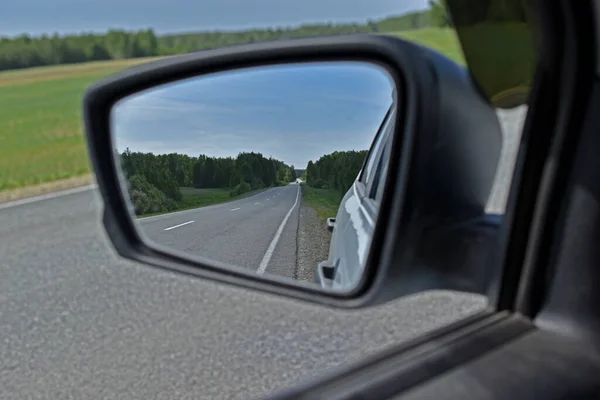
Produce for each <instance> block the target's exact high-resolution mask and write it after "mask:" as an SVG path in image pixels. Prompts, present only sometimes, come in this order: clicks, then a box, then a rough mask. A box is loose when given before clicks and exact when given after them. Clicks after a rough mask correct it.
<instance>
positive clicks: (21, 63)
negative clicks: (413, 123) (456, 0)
mask: <svg viewBox="0 0 600 400" xmlns="http://www.w3.org/2000/svg"><path fill="white" fill-rule="evenodd" d="M430 26H433V25H432V18H431V15H430V11H429V10H427V11H419V12H413V13H409V14H405V15H401V16H396V17H389V18H385V19H382V20H379V21H368V22H367V23H364V24H358V23H354V24H332V23H328V24H310V25H308V24H307V25H301V26H298V27H289V28H283V27H278V28H274V29H251V30H244V31H212V32H197V33H189V34H176V35H164V36H158V35H156V33H155V32H154V31H153V30H152V29H146V30H141V31H137V32H128V31H125V30H110V31H108V33H106V34H91V33H89V34H79V35H65V36H60V35H58V34H54V35H43V36H40V37H32V36H29V35H26V34H24V35H20V36H17V37H14V38H7V37H0V70H8V69H18V68H29V67H36V66H44V65H58V64H71V63H80V62H86V61H100V60H116V59H127V58H136V57H148V56H168V55H175V54H184V53H189V52H194V51H199V50H204V49H209V48H214V47H222V46H227V45H233V44H245V43H252V42H260V41H270V40H277V39H285V38H295V37H307V36H321V35H339V34H350V33H368V32H397V31H405V30H411V29H420V28H426V27H430Z"/></svg>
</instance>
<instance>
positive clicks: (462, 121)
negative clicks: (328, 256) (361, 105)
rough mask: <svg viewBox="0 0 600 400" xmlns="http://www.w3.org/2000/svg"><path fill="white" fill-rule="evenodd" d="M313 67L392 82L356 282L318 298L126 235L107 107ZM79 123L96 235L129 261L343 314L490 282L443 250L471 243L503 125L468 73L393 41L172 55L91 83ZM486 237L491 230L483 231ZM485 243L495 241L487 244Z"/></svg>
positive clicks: (325, 41)
mask: <svg viewBox="0 0 600 400" xmlns="http://www.w3.org/2000/svg"><path fill="white" fill-rule="evenodd" d="M320 61H363V62H369V63H373V64H377V65H379V66H381V67H383V68H385V69H386V70H387V71H388V72H389V74H390V76H391V77H392V78H393V80H394V82H395V85H396V89H395V90H394V93H393V97H394V98H395V99H396V101H397V110H398V112H397V114H396V115H397V116H396V124H395V126H396V128H395V129H396V131H395V133H394V137H393V140H392V145H391V153H390V161H389V164H388V171H389V172H388V175H387V179H386V180H385V186H384V192H383V197H382V200H381V211H380V213H379V215H378V217H377V223H376V229H375V232H374V234H373V237H372V240H371V247H370V251H369V256H368V258H367V263H366V266H365V273H364V276H363V277H362V280H361V281H360V283H359V285H358V286H357V287H356V288H355V289H354V290H353V291H352V292H349V293H335V292H332V293H329V292H323V291H320V290H317V289H316V288H312V287H308V286H302V285H299V284H295V283H293V282H289V281H286V280H283V279H277V278H274V277H264V276H256V275H254V274H251V273H246V272H244V271H237V270H232V269H228V267H227V266H225V265H219V264H218V263H216V262H215V263H210V264H208V263H200V262H198V261H197V260H195V259H193V258H191V257H186V256H185V255H176V254H171V253H167V252H163V251H160V250H158V249H155V248H153V247H151V246H148V245H147V244H146V243H145V242H144V241H143V240H142V238H141V237H140V235H139V234H138V232H137V230H136V228H135V226H134V221H133V219H132V216H131V214H130V210H129V207H128V204H127V201H126V197H125V196H124V194H123V191H122V187H123V185H122V182H121V178H120V176H119V173H118V169H117V167H116V165H117V163H116V161H115V157H116V155H115V151H114V148H115V147H114V144H113V142H112V139H111V132H110V131H111V130H110V114H111V109H112V107H113V105H114V104H115V103H116V102H118V101H119V100H120V99H122V98H124V97H126V96H129V95H132V94H134V93H137V92H140V91H143V90H146V89H149V88H152V87H155V86H157V85H162V84H165V83H168V82H173V81H178V80H181V79H185V78H189V77H193V76H200V75H204V74H209V73H215V72H221V71H226V70H234V69H239V68H247V67H253V66H262V65H269V64H284V63H296V62H305V63H306V62H320ZM83 115H84V123H85V129H86V135H87V143H88V149H89V154H90V157H91V162H92V166H93V169H94V171H95V174H96V178H97V181H98V187H99V190H100V193H101V196H102V199H103V201H104V218H103V222H104V226H105V229H106V231H107V233H108V236H109V238H110V240H111V242H112V244H113V246H114V247H115V249H116V251H117V252H118V253H119V254H120V255H121V256H122V257H125V258H127V259H130V260H134V261H139V262H142V263H145V264H148V265H151V266H155V267H159V268H163V269H168V270H171V271H176V272H179V273H184V274H188V275H193V276H197V277H201V278H206V279H212V280H215V281H219V282H223V283H226V284H232V285H236V286H240V287H245V288H250V289H255V290H260V291H263V292H267V293H272V294H278V295H282V296H286V297H291V298H295V299H301V300H305V301H310V302H314V303H319V304H323V305H327V306H333V307H342V308H359V307H365V306H369V305H375V304H380V303H382V302H385V301H389V300H392V299H395V298H398V297H401V296H405V295H408V294H411V293H415V292H417V291H421V290H427V289H450V290H471V291H474V292H479V293H484V292H485V290H486V288H487V285H488V284H489V282H488V281H487V280H488V279H489V277H490V276H495V274H492V273H489V274H488V273H486V274H480V273H477V274H476V273H473V269H474V267H473V265H466V264H465V259H464V258H465V256H464V255H461V254H463V253H461V252H454V253H453V254H456V256H455V257H450V258H447V257H443V253H444V252H445V251H447V250H448V249H447V248H446V246H447V244H445V243H446V242H445V240H444V236H443V235H444V234H448V235H450V236H449V237H452V238H453V243H458V242H460V239H459V237H460V235H463V234H464V235H466V236H465V237H473V236H475V237H477V236H478V232H479V231H478V229H479V226H480V221H481V219H482V218H484V216H485V205H486V202H487V200H488V197H489V194H490V192H491V189H492V185H493V182H494V177H495V172H496V167H497V165H498V161H499V158H500V151H501V145H502V133H501V129H500V125H499V122H498V119H497V116H496V114H495V111H494V108H493V107H492V105H491V104H490V103H489V102H488V100H487V99H485V98H484V97H483V96H482V94H481V92H480V91H479V90H478V87H477V85H476V84H475V83H474V82H473V81H472V79H471V76H470V75H469V73H468V70H467V69H465V68H464V67H462V66H460V65H458V64H456V63H454V62H453V61H451V60H449V59H447V58H446V57H444V56H442V55H441V54H439V53H437V52H435V51H433V50H430V49H428V48H425V47H422V46H419V45H416V44H413V43H410V42H407V41H404V40H402V39H399V38H394V37H388V36H382V35H365V34H359V35H348V36H333V37H318V38H308V39H292V40H283V41H275V42H268V43H253V44H248V45H243V46H232V47H226V48H220V49H215V50H208V51H203V52H198V53H192V54H187V55H183V56H176V57H169V58H166V59H162V60H159V61H155V62H150V63H147V64H144V65H141V66H138V67H134V68H131V69H128V70H125V71H123V72H121V73H119V74H116V75H113V76H111V77H108V78H106V79H104V80H102V81H100V82H98V83H96V84H94V85H93V86H91V87H90V88H89V89H88V90H87V92H86V94H85V98H84V102H83ZM328 224H329V221H328ZM330 229H333V223H332V224H331V228H330ZM483 229H485V232H489V230H490V226H489V224H487V225H485V227H484V228H483ZM494 229H495V228H493V227H492V231H494ZM444 232H447V233H444ZM486 234H487V233H486ZM486 237H487V236H486ZM494 237H495V236H494V234H493V233H492V235H491V236H490V239H489V240H493V239H494ZM470 259H476V260H481V259H482V258H481V257H479V258H477V257H470ZM467 264H468V263H467ZM315 267H316V266H315ZM480 268H486V266H485V265H482V266H481V267H480Z"/></svg>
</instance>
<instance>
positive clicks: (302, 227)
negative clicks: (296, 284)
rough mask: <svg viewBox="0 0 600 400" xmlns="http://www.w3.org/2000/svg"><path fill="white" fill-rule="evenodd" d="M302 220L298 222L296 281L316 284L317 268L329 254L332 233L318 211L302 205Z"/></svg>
mask: <svg viewBox="0 0 600 400" xmlns="http://www.w3.org/2000/svg"><path fill="white" fill-rule="evenodd" d="M299 218H300V220H299V221H298V235H297V249H298V250H297V251H298V253H297V259H296V276H295V277H294V278H295V279H297V280H299V281H301V282H314V281H315V280H314V279H315V278H314V277H315V268H316V267H317V264H318V263H320V262H321V261H324V260H326V259H327V256H328V254H329V241H330V240H331V233H330V232H329V231H328V230H327V228H326V226H325V221H321V219H320V218H318V217H317V213H316V211H315V210H314V209H313V208H311V207H308V206H306V205H304V204H303V203H301V204H300V217H299Z"/></svg>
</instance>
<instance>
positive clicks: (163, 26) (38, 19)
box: [0, 0, 427, 36]
mask: <svg viewBox="0 0 600 400" xmlns="http://www.w3.org/2000/svg"><path fill="white" fill-rule="evenodd" d="M425 8H427V0H0V35H3V36H7V35H8V36H13V35H17V34H20V33H25V32H27V33H29V34H34V35H39V34H42V33H51V32H59V33H71V32H82V31H99V32H104V31H106V30H107V29H109V28H122V29H123V28H124V29H141V28H147V27H152V28H154V29H155V30H156V31H157V32H159V33H165V32H182V31H197V30H214V29H243V28H248V27H263V26H264V27H266V26H276V25H281V26H287V25H296V24H299V23H303V22H325V21H333V22H344V21H361V22H362V21H365V20H366V19H368V18H373V19H375V18H383V17H386V16H388V15H396V14H403V13H405V12H408V11H413V10H420V9H425Z"/></svg>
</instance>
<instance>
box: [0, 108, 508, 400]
mask: <svg viewBox="0 0 600 400" xmlns="http://www.w3.org/2000/svg"><path fill="white" fill-rule="evenodd" d="M503 118H505V119H506V121H507V122H506V123H507V124H508V125H507V126H515V125H519V124H520V123H519V122H516V123H515V122H513V119H512V117H511V116H510V115H509V116H508V117H507V116H504V117H503ZM515 132H516V131H510V130H509V133H510V135H509V136H510V138H509V139H508V141H507V143H508V144H509V146H508V147H507V148H508V149H509V150H508V151H506V152H505V153H504V155H503V163H504V164H506V165H507V166H506V167H502V166H501V168H500V169H499V171H501V174H500V176H499V177H498V178H497V182H499V185H500V186H502V187H500V189H498V190H496V189H495V194H494V196H493V198H492V199H491V202H490V207H491V208H496V209H497V208H502V205H503V202H504V201H505V198H506V196H505V195H506V188H507V185H506V183H504V182H507V181H510V174H511V173H512V164H513V163H514V154H513V153H511V152H510V149H513V150H514V148H515V146H516V145H517V144H518V137H519V136H520V135H517V134H513V133H515ZM280 196H284V193H281V194H280ZM269 201H271V200H269ZM244 204H246V203H244ZM288 204H289V203H288ZM233 208H235V207H231V209H233ZM240 208H241V207H240ZM282 208H283V210H285V207H282ZM240 211H241V210H240ZM279 212H280V213H281V211H279ZM203 215H204V214H198V217H200V216H203ZM194 218H197V217H196V216H194ZM206 218H210V217H206ZM248 218H252V217H251V216H249V217H248ZM159 220H160V219H157V220H156V222H157V223H158V221H159ZM199 220H200V219H199ZM99 221H100V201H99V198H98V196H97V193H96V192H95V191H94V190H90V191H85V192H80V193H75V194H71V195H68V196H62V197H57V198H52V199H47V200H43V201H38V202H33V203H29V204H24V205H18V206H13V207H9V208H2V207H0V398H2V399H61V400H66V399H132V398H135V399H137V398H143V399H205V398H206V399H248V398H259V397H261V396H264V395H265V394H266V393H270V392H273V391H275V390H279V389H282V388H284V387H286V386H287V385H290V384H293V383H297V382H299V381H302V380H304V379H308V378H310V377H312V376H315V375H320V374H322V373H323V371H325V370H328V369H331V368H334V367H337V366H340V365H342V364H346V363H349V362H352V361H355V360H357V359H359V358H362V357H364V356H366V355H368V354H373V353H375V352H377V351H380V350H382V349H384V348H387V347H390V346H393V345H394V344H397V343H400V342H403V341H405V340H407V339H410V338H413V337H415V336H417V335H419V334H422V333H423V332H426V331H429V330H431V329H434V328H437V327H440V326H442V325H445V324H447V323H449V322H453V321H456V320H457V319H459V318H462V317H464V316H466V315H468V314H471V313H473V312H476V311H478V310H480V309H481V308H482V307H484V305H485V300H484V299H483V298H481V297H476V296H472V295H467V294H460V293H447V292H429V293H422V294H419V295H415V296H411V297H408V298H404V299H401V300H397V301H395V302H392V303H389V304H387V305H385V306H382V307H377V308H374V309H367V310H363V311H354V312H348V311H340V310H333V309H325V308H320V307H316V306H312V305H309V304H304V303H300V302H294V301H290V300H287V299H284V298H278V297H275V296H267V295H264V294H259V293H255V292H251V291H246V290H241V289H235V288H232V287H227V286H220V285H216V284H213V283H210V282H206V281H202V280H198V279H192V278H189V277H184V276H179V275H175V274H171V273H168V272H163V271H160V270H158V269H154V268H149V267H145V266H142V265H137V264H133V263H130V262H125V261H122V260H120V259H118V258H117V257H116V256H115V254H114V252H113V250H112V248H111V247H110V246H109V244H108V242H107V240H106V237H105V234H104V231H103V229H102V227H101V225H100V222H99ZM152 224H153V223H150V222H149V226H151V225H152ZM190 225H191V224H190ZM180 232H184V231H183V230H181V231H180ZM158 233H160V231H159V230H158ZM203 234H204V233H203ZM255 234H256V236H258V235H260V232H259V231H258V230H257V232H256V233H255ZM150 235H152V233H150ZM265 236H266V237H267V238H268V236H269V235H268V234H267V235H265ZM282 237H283V234H282ZM214 240H216V239H214ZM281 240H282V242H281V243H285V239H284V238H282V239H281ZM266 241H268V240H267V239H263V241H262V242H261V243H262V246H264V243H266ZM187 243H188V244H191V245H193V242H190V241H188V242H187ZM246 251H248V256H252V257H254V260H258V259H259V258H260V251H258V250H256V252H255V251H254V250H249V249H246ZM274 257H275V256H274Z"/></svg>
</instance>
